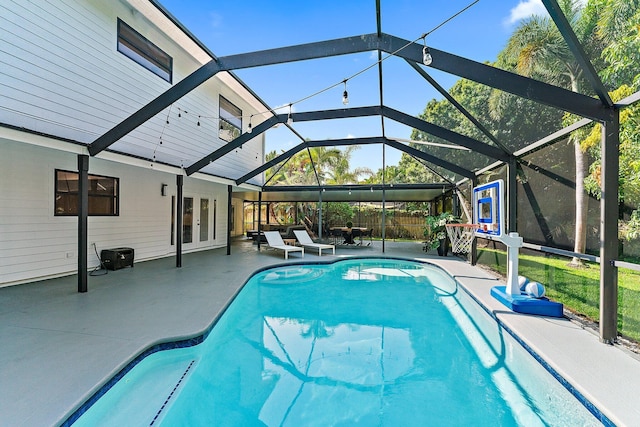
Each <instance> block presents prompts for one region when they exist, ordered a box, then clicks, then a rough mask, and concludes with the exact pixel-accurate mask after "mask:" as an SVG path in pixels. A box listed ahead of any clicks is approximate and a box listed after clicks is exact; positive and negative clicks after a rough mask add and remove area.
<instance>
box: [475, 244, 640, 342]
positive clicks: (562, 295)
mask: <svg viewBox="0 0 640 427" xmlns="http://www.w3.org/2000/svg"><path fill="white" fill-rule="evenodd" d="M568 262H569V260H568V259H567V258H562V257H556V256H532V255H522V254H521V255H520V257H519V264H520V269H519V273H520V275H521V276H526V277H528V278H529V279H530V280H535V281H537V282H540V283H542V284H543V285H544V286H545V288H546V290H547V297H549V299H552V300H554V301H558V302H561V303H563V304H564V306H565V308H568V309H569V310H571V311H573V312H574V313H576V314H579V315H582V316H585V317H587V318H588V319H590V320H592V321H595V322H597V321H598V319H599V317H600V312H599V304H600V267H599V265H598V264H595V263H586V266H587V267H586V268H580V269H576V268H572V267H569V266H568V265H567V264H568ZM478 263H480V264H483V265H486V266H488V267H489V268H491V269H492V270H494V271H497V272H498V273H500V274H502V275H506V272H507V259H506V253H505V252H502V251H497V250H493V249H478ZM618 332H619V333H620V334H622V335H624V336H626V337H628V338H631V339H633V340H636V341H640V272H636V271H634V270H628V269H622V268H621V269H618Z"/></svg>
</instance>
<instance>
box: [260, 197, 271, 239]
mask: <svg viewBox="0 0 640 427" xmlns="http://www.w3.org/2000/svg"><path fill="white" fill-rule="evenodd" d="M267 215H269V214H268V213H267ZM261 232H262V191H261V192H259V193H258V251H259V250H260V240H262V236H261V235H260V233H261Z"/></svg>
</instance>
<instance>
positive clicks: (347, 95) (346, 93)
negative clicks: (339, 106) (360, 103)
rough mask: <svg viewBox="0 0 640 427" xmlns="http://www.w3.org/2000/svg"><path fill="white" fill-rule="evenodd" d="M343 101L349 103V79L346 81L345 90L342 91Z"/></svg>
mask: <svg viewBox="0 0 640 427" xmlns="http://www.w3.org/2000/svg"><path fill="white" fill-rule="evenodd" d="M342 103H343V104H344V105H347V104H349V92H347V81H346V80H345V81H344V92H342Z"/></svg>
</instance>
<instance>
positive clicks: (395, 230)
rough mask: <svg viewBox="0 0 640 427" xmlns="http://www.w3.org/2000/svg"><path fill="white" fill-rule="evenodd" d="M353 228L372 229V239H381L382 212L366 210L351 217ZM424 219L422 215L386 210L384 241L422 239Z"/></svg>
mask: <svg viewBox="0 0 640 427" xmlns="http://www.w3.org/2000/svg"><path fill="white" fill-rule="evenodd" d="M353 225H354V227H367V228H373V237H377V238H381V237H382V211H381V210H377V209H376V210H366V211H364V210H363V211H360V212H358V211H357V210H356V212H355V214H354V216H353ZM424 227H425V217H424V214H423V213H411V212H407V211H399V210H387V212H386V215H385V238H386V239H391V240H394V239H410V240H420V241H421V240H423V239H424Z"/></svg>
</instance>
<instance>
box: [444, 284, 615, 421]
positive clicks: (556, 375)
mask: <svg viewBox="0 0 640 427" xmlns="http://www.w3.org/2000/svg"><path fill="white" fill-rule="evenodd" d="M453 278H454V280H456V278H455V276H453ZM456 283H457V284H458V286H459V287H460V288H461V289H462V290H463V291H464V292H465V293H466V294H467V295H469V297H471V299H473V300H474V301H475V302H476V303H477V304H478V305H479V306H480V307H482V309H483V310H484V311H485V312H486V313H487V314H488V315H489V316H491V318H493V319H494V320H495V321H496V323H498V325H500V327H501V328H502V329H504V330H505V331H507V333H508V334H509V335H511V337H512V338H513V339H515V340H516V341H517V342H518V343H519V344H520V345H521V346H522V347H523V348H524V349H525V350H527V352H529V354H531V356H533V358H534V359H536V360H537V361H538V363H540V365H542V367H543V368H545V369H546V370H547V372H549V373H550V374H551V375H553V377H554V378H555V379H556V380H558V382H559V383H560V384H562V385H563V386H564V388H566V389H567V390H568V391H569V393H571V394H572V395H573V396H574V397H575V398H576V399H577V400H578V401H579V402H580V403H582V405H583V406H584V407H585V408H587V410H588V411H589V412H591V414H593V416H594V417H596V419H598V421H600V422H601V423H602V424H603V425H605V426H608V427H615V423H614V422H613V421H611V420H610V419H609V418H608V417H607V416H606V415H605V414H603V413H602V412H601V411H600V410H599V409H598V408H597V407H596V406H595V405H594V404H593V403H591V402H590V401H589V399H587V398H586V397H584V395H583V394H582V393H580V391H578V390H577V389H576V388H575V387H574V386H573V385H572V384H571V383H569V382H568V381H567V380H566V379H565V378H564V377H563V376H562V375H560V374H559V373H558V371H556V370H555V369H554V368H553V367H552V366H551V365H549V363H547V361H545V360H544V359H543V358H542V357H541V356H540V355H539V354H538V353H536V352H535V351H534V350H533V349H532V348H531V347H530V346H529V344H527V343H526V342H525V341H523V340H522V338H520V337H519V336H518V335H517V334H516V333H515V332H514V331H513V330H512V329H511V328H509V327H508V326H507V325H505V324H504V323H503V322H502V320H500V319H499V318H498V317H497V316H496V314H495V313H494V312H493V311H491V310H489V309H488V308H487V307H485V305H484V304H482V303H481V302H480V301H479V300H478V299H477V298H476V297H475V296H474V295H473V294H472V293H471V292H469V290H468V289H467V288H465V286H464V285H462V284H461V283H460V282H458V280H456Z"/></svg>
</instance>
